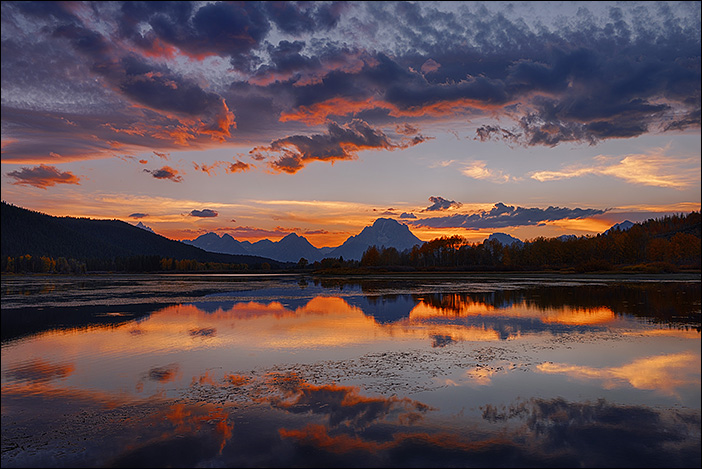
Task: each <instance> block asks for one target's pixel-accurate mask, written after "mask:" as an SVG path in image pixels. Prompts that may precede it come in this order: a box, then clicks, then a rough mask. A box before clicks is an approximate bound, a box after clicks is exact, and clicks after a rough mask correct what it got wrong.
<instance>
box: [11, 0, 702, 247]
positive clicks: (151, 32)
mask: <svg viewBox="0 0 702 469" xmlns="http://www.w3.org/2000/svg"><path fill="white" fill-rule="evenodd" d="M700 16H701V15H700V2H484V3H481V2H231V3H230V2H181V1H178V2H160V1H159V2H43V1H42V2H11V1H8V2H6V1H3V2H2V56H1V61H2V165H1V174H2V177H1V184H2V186H1V187H2V199H3V200H4V201H6V202H9V203H12V204H14V205H18V206H20V207H24V208H28V209H32V210H37V211H40V212H44V213H48V214H50V215H56V216H74V217H90V218H100V219H119V220H123V221H126V222H129V223H131V224H136V223H137V222H142V223H143V224H145V225H147V226H148V227H151V228H152V229H153V230H154V231H155V232H156V233H159V234H161V235H164V236H166V237H169V238H171V239H194V238H195V237H197V236H198V235H200V234H204V233H206V232H210V231H214V232H217V233H219V234H220V235H221V234H224V233H229V234H230V235H232V236H233V237H234V238H236V239H238V240H242V241H243V240H249V241H256V240H258V239H262V238H268V239H271V240H278V239H280V238H282V237H283V236H285V235H287V234H289V233H291V232H295V233H297V234H298V235H301V236H305V237H306V238H307V239H308V240H309V241H310V242H311V243H312V244H314V245H315V246H317V247H322V246H337V245H339V244H341V243H342V242H343V241H344V240H345V239H346V238H348V237H349V236H350V235H355V234H357V233H358V232H360V231H361V230H362V229H363V227H364V226H367V225H370V224H372V223H373V221H374V220H375V219H376V218H379V217H386V218H394V219H396V220H398V221H400V222H402V223H406V224H407V225H408V226H409V227H410V229H411V230H412V232H413V233H414V234H415V235H417V236H418V237H419V238H420V239H422V240H425V241H426V240H430V239H433V238H435V237H438V236H442V235H452V234H459V235H462V236H465V237H466V238H468V239H469V240H471V241H476V242H477V241H482V240H483V239H484V238H485V237H487V236H489V235H490V234H491V233H493V232H503V233H509V234H511V235H513V236H516V237H519V238H521V239H532V238H535V237H537V236H545V237H552V236H558V235H561V234H576V235H585V234H596V233H598V232H601V231H604V230H606V229H607V228H609V227H610V226H611V225H613V224H615V223H618V222H621V221H623V220H626V219H628V220H631V221H634V222H637V221H644V220H646V219H649V218H658V217H662V216H664V215H666V214H672V213H687V212H690V211H693V210H694V211H698V210H700V202H701V200H700V197H701V196H700V191H701V176H700V161H701V160H702V150H701V135H700V102H701V99H700V83H701V80H702V73H701V71H700V67H701V53H700V50H701V40H700V36H701V23H702V21H701V18H700Z"/></svg>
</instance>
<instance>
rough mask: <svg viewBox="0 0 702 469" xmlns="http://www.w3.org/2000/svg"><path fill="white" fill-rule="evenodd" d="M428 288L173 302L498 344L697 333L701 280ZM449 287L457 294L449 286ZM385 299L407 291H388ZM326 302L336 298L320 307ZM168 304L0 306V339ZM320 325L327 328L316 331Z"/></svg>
mask: <svg viewBox="0 0 702 469" xmlns="http://www.w3.org/2000/svg"><path fill="white" fill-rule="evenodd" d="M403 285H404V286H403ZM458 285H459V286H460V284H458ZM416 286H419V285H416ZM430 287H431V288H429V290H430V291H428V292H423V293H411V292H412V291H413V288H414V284H412V283H409V284H408V283H407V282H406V281H405V282H404V284H403V283H402V281H401V280H397V279H381V280H372V281H365V280H362V281H358V280H354V281H347V280H344V279H338V278H337V279H323V280H321V281H317V280H315V282H314V284H312V283H311V282H310V283H308V284H306V285H305V287H304V288H301V287H300V286H299V285H298V284H297V283H294V284H290V285H280V286H276V287H263V288H254V289H237V290H232V291H219V292H216V293H211V292H210V293H206V292H204V291H202V290H197V291H196V293H197V295H198V297H199V299H197V300H196V301H191V302H188V303H180V304H182V305H183V306H186V305H190V306H191V307H193V308H195V309H196V310H197V311H200V312H201V313H204V314H205V315H210V316H217V315H223V316H224V317H226V318H227V320H231V319H232V318H233V319H237V318H238V319H245V318H249V319H250V318H252V317H264V316H271V317H275V318H282V317H285V316H289V317H294V316H304V315H309V314H315V315H319V314H323V315H334V314H338V313H340V312H343V313H344V314H346V315H347V316H348V317H355V316H354V315H355V314H356V312H362V314H363V315H364V316H365V317H368V318H372V319H373V321H374V322H375V323H376V324H378V325H383V326H392V325H394V324H399V323H409V324H413V325H415V326H438V327H446V328H448V327H454V328H455V327H457V326H458V327H460V328H464V329H465V328H472V329H474V330H490V331H495V332H496V337H495V338H499V339H500V340H506V339H509V338H512V337H515V336H518V335H519V334H526V333H541V332H547V331H548V332H550V333H552V334H562V333H571V332H585V331H594V330H601V328H602V327H606V326H607V325H608V324H610V323H612V322H613V321H615V320H616V319H617V318H620V317H626V316H630V317H637V318H642V319H645V320H647V321H651V322H654V323H662V324H668V325H670V326H672V327H675V328H678V329H681V328H682V329H690V328H692V329H693V330H696V331H697V332H700V330H701V327H700V303H699V298H700V295H701V289H700V283H699V282H687V283H684V282H675V283H673V282H670V283H665V282H660V283H656V282H647V283H636V284H626V283H622V284H602V285H600V284H589V285H567V286H557V285H555V286H538V287H529V288H521V289H505V290H499V289H495V290H493V291H487V292H486V291H478V292H449V293H442V292H436V291H431V290H436V289H437V288H436V287H433V286H430ZM453 289H454V291H455V286H454V287H453ZM393 291H406V292H408V293H388V292H393ZM449 291H450V290H449ZM141 297H144V298H145V299H146V300H147V301H149V300H150V299H149V298H148V292H146V291H144V292H142V293H141V295H140V296H139V297H133V298H132V300H133V301H139V300H140V298H141ZM324 298H328V299H334V300H333V301H327V302H324V301H321V299H324ZM193 299H195V298H193ZM150 301H153V300H150ZM172 305H173V303H166V304H164V303H144V304H115V305H104V304H96V305H80V306H70V307H63V306H45V307H40V308H39V307H37V308H33V307H21V308H3V309H2V341H3V342H6V341H10V340H15V339H18V338H22V337H26V336H29V335H32V334H36V333H41V332H47V331H52V330H72V329H73V330H75V329H82V328H89V327H105V328H106V327H116V326H119V325H122V324H125V323H128V322H131V321H138V320H143V319H146V318H147V317H149V315H151V314H152V313H154V312H156V311H162V310H169V308H170V307H171V306H172ZM318 327H320V328H324V327H325V326H324V325H321V324H319V325H318ZM328 327H330V328H334V329H335V332H334V334H335V335H339V334H340V332H339V331H336V329H337V328H338V323H337V324H332V323H330V324H329V326H328ZM217 330H218V326H217V324H216V321H215V323H213V324H202V325H199V326H197V327H190V328H189V329H188V331H189V336H190V337H193V338H203V339H204V338H212V337H216V336H217ZM134 333H135V334H136V333H138V331H135V332H134ZM320 333H322V331H321V330H320ZM426 334H427V336H429V337H430V338H431V340H432V341H433V342H434V343H435V346H436V347H443V346H446V345H448V344H450V343H452V341H455V340H457V338H456V336H455V334H453V333H451V332H450V331H449V330H444V331H443V332H442V331H441V330H435V331H431V332H428V331H427V332H426ZM442 336H443V337H442ZM486 337H487V336H486Z"/></svg>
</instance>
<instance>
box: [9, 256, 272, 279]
mask: <svg viewBox="0 0 702 469" xmlns="http://www.w3.org/2000/svg"><path fill="white" fill-rule="evenodd" d="M1 262H2V265H1V266H0V270H1V271H2V272H5V273H15V274H21V273H44V274H84V273H87V272H129V273H146V272H203V271H210V272H212V271H219V272H246V271H248V270H249V265H248V264H234V263H224V262H200V261H197V260H194V259H173V258H170V257H161V256H159V255H135V256H126V257H113V258H109V259H105V258H92V259H82V260H80V259H74V258H65V257H59V258H56V259H54V258H53V257H50V256H31V255H28V254H27V255H24V256H16V257H13V256H4V257H3V258H2V260H1ZM253 269H254V270H255V269H258V270H262V271H266V270H270V269H271V266H270V264H268V263H265V262H264V263H262V264H260V265H256V266H254V267H253Z"/></svg>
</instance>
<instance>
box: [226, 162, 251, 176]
mask: <svg viewBox="0 0 702 469" xmlns="http://www.w3.org/2000/svg"><path fill="white" fill-rule="evenodd" d="M252 167H253V165H251V164H249V163H244V162H243V161H241V160H236V163H230V164H229V167H228V168H227V172H228V173H239V172H243V171H248V170H250V169H251V168H252Z"/></svg>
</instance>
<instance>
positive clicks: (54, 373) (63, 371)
mask: <svg viewBox="0 0 702 469" xmlns="http://www.w3.org/2000/svg"><path fill="white" fill-rule="evenodd" d="M75 369H76V367H75V365H74V364H73V363H51V362H49V361H47V360H42V359H39V358H35V359H33V360H28V361H25V362H21V363H18V364H17V365H14V366H12V367H10V368H8V369H7V371H5V375H6V376H7V377H8V378H10V379H11V380H13V381H18V382H22V381H28V382H31V383H46V382H49V381H53V380H56V379H63V378H67V377H68V376H70V375H72V374H73V372H74V371H75Z"/></svg>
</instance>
